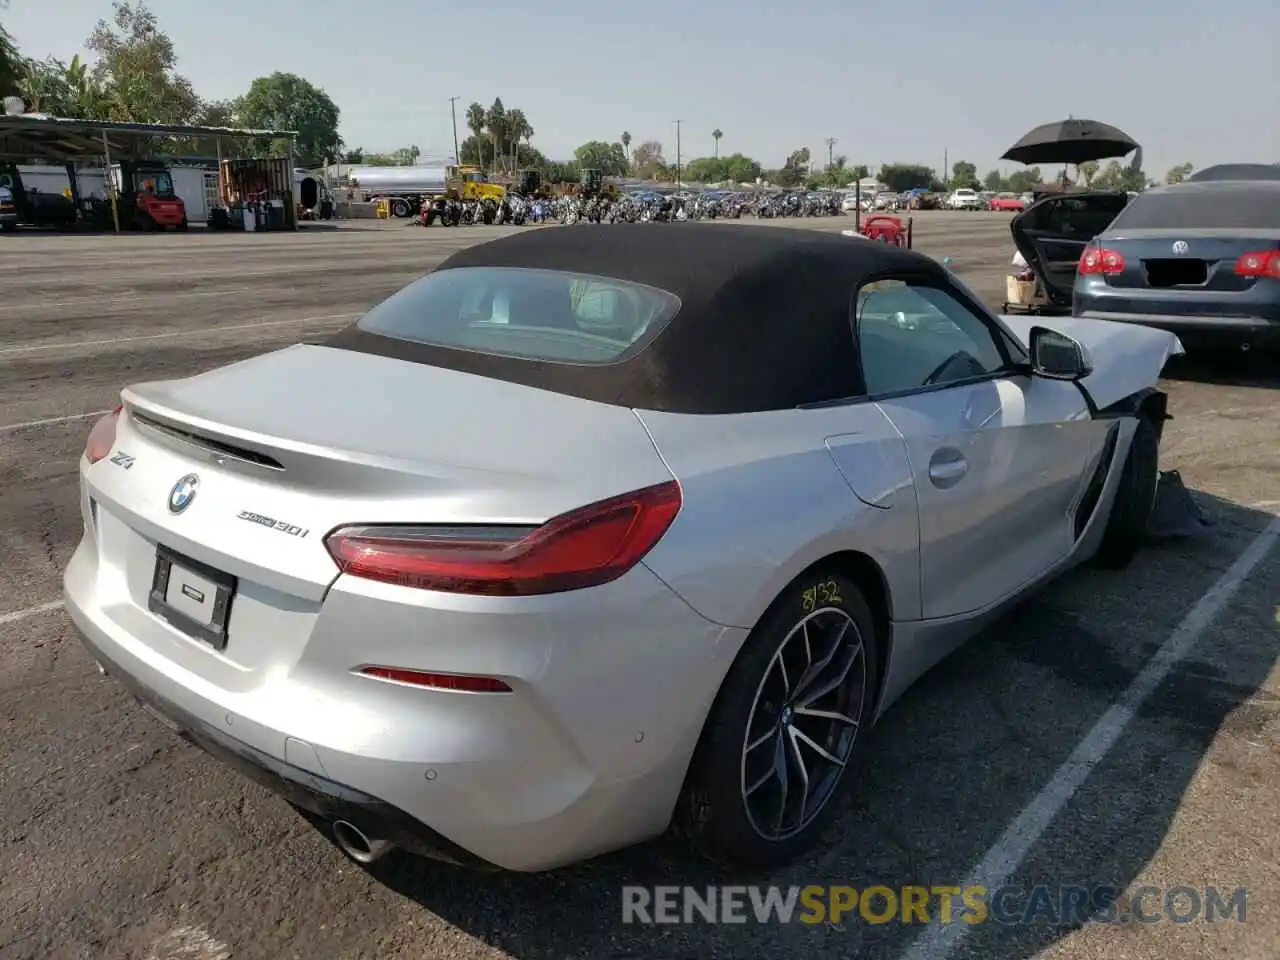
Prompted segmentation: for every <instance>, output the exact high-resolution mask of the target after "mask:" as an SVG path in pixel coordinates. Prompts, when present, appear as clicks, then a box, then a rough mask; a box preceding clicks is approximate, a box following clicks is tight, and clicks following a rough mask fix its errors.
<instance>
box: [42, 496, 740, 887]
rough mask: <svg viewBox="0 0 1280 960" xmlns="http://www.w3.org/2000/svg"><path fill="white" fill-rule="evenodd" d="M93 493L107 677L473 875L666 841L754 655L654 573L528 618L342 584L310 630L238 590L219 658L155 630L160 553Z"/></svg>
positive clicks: (235, 753)
mask: <svg viewBox="0 0 1280 960" xmlns="http://www.w3.org/2000/svg"><path fill="white" fill-rule="evenodd" d="M82 495H83V497H84V498H85V504H84V505H83V507H82V508H83V509H84V511H85V516H86V533H85V536H84V538H83V539H82V540H81V543H80V545H79V546H78V547H77V549H76V552H75V554H74V555H73V557H72V559H71V562H70V563H69V564H68V566H67V570H66V573H65V576H64V597H65V602H66V608H67V612H68V613H69V615H70V617H71V619H72V621H73V622H74V624H75V626H76V628H77V630H78V631H79V632H80V634H81V635H82V637H83V638H84V643H85V646H86V647H87V648H88V650H89V652H90V654H91V655H92V656H93V658H94V659H96V660H97V661H98V662H100V663H101V664H102V665H103V666H104V668H105V669H106V670H107V671H108V672H109V673H110V674H111V675H112V676H113V677H114V678H115V679H117V680H119V681H120V682H121V683H123V684H125V685H126V686H127V687H128V688H130V689H131V690H132V691H133V692H134V693H135V695H138V696H139V697H140V699H141V700H142V701H143V702H144V703H146V704H148V705H149V706H150V707H151V708H152V709H153V711H154V712H156V713H159V714H161V715H163V716H164V717H166V718H168V719H169V720H170V722H171V723H172V724H174V725H175V726H176V727H177V728H178V729H179V730H180V731H181V732H182V733H183V734H184V735H185V736H186V737H187V738H188V739H189V740H191V741H192V742H193V743H195V744H196V745H198V746H200V747H202V748H203V749H204V750H206V751H207V752H208V753H210V754H212V755H213V756H215V757H216V758H218V759H220V760H222V761H224V762H226V763H228V764H230V765H231V766H233V767H234V768H236V769H238V770H240V771H241V772H243V773H244V774H245V775H247V776H248V777H250V778H251V779H253V780H255V781H257V782H259V783H261V784H263V785H264V786H266V787H267V788H268V789H270V790H272V791H274V792H276V793H278V794H280V795H282V796H284V797H286V798H288V799H289V800H291V801H292V802H294V803H296V804H297V805H298V806H300V807H302V808H303V809H306V810H309V811H311V812H313V813H315V814H316V815H318V816H322V817H332V818H340V819H346V820H349V821H350V822H352V823H354V824H355V825H356V826H358V827H360V829H361V830H363V831H364V832H365V833H366V835H368V836H372V837H381V838H385V839H388V840H393V841H394V842H397V843H400V844H401V845H403V846H404V847H406V848H407V849H409V850H412V851H414V852H418V853H423V854H426V855H428V856H434V857H441V858H444V859H448V860H453V861H456V862H460V863H464V864H469V865H475V866H489V865H492V866H495V867H498V868H501V869H506V870H517V871H540V870H546V869H552V868H554V867H558V866H562V865H564V864H567V863H572V862H574V861H577V860H582V859H586V858H588V857H591V856H594V855H596V854H599V853H604V852H607V851H609V850H613V849H617V848H619V847H623V846H627V845H630V844H632V843H637V842H640V841H643V840H646V839H649V838H651V837H653V836H656V835H658V834H660V833H662V831H663V830H665V829H666V827H667V825H668V823H669V822H670V817H671V813H672V810H673V809H674V805H675V801H676V798H677V796H678V794H679V790H680V788H681V785H682V783H683V780H684V775H685V771H686V769H687V767H688V763H689V760H690V757H691V756H692V754H693V750H694V748H695V746H696V744H697V740H698V737H699V736H700V734H701V728H702V723H703V719H704V718H705V716H706V712H707V710H708V709H709V707H710V704H711V702H712V701H713V699H714V697H715V694H716V691H717V690H718V688H719V685H720V682H721V680H722V678H723V676H724V673H725V672H726V671H727V670H728V668H729V665H730V664H731V662H732V659H733V657H734V655H735V654H736V651H737V649H738V646H739V645H740V643H741V641H742V639H743V637H744V636H745V631H742V630H738V629H736V628H728V627H722V626H719V625H717V624H713V623H711V622H710V621H708V620H706V619H704V618H702V617H701V616H699V615H698V614H696V613H695V612H694V611H693V610H692V609H691V608H690V607H689V606H688V605H687V604H685V603H684V602H683V601H682V600H680V599H679V598H678V597H677V596H676V595H675V594H674V593H672V592H671V590H670V588H668V587H667V586H666V585H665V584H663V583H662V582H661V581H660V580H659V579H658V578H657V577H655V576H654V575H653V574H652V573H651V572H649V570H648V569H647V568H645V567H643V565H642V566H641V567H638V568H637V569H636V570H633V571H632V572H631V573H629V574H627V575H626V576H624V577H622V578H620V579H619V580H617V581H614V582H613V583H612V584H607V585H605V586H604V587H601V588H595V589H594V590H593V591H592V594H591V596H589V597H587V596H582V595H577V596H575V595H574V594H561V595H557V596H553V597H549V598H533V600H532V601H531V602H528V603H523V604H517V605H515V608H514V609H513V606H512V605H511V604H504V603H502V602H498V601H500V600H501V598H498V600H495V601H486V602H478V601H474V600H468V599H465V598H461V599H460V598H451V597H449V596H447V595H435V594H431V593H430V592H427V591H421V592H420V591H409V590H407V589H406V588H401V587H393V586H390V585H383V584H367V583H363V582H359V581H356V582H350V583H343V582H342V580H341V578H339V582H338V583H336V584H335V585H334V586H333V587H331V588H330V589H329V590H328V592H327V594H326V598H325V599H324V601H323V603H322V604H318V605H317V610H316V612H315V613H314V614H313V613H310V612H309V610H310V607H309V605H307V604H303V603H301V602H295V603H294V604H293V607H292V608H291V609H283V608H281V609H276V608H277V607H278V606H279V605H280V604H281V603H285V599H284V598H283V595H280V594H277V593H275V592H273V591H271V590H269V589H267V588H265V587H263V586H262V585H260V584H259V585H253V584H246V583H242V584H241V590H240V592H239V593H237V595H236V599H235V601H234V602H233V605H232V619H231V628H230V640H229V645H228V647H227V650H226V651H225V652H222V653H219V652H216V651H214V650H213V649H212V648H211V647H209V646H208V645H206V644H203V643H201V642H199V641H198V640H194V639H192V638H190V637H188V636H186V635H185V634H183V633H181V632H180V631H179V630H178V629H177V628H175V627H173V626H171V625H169V624H168V623H165V622H164V621H162V620H160V619H159V618H157V617H156V616H155V615H154V614H152V613H151V612H149V610H148V609H147V606H146V603H145V600H140V597H141V592H140V591H145V587H144V586H140V583H141V581H140V578H141V580H145V579H146V576H147V574H146V567H147V565H148V564H151V565H154V553H155V546H154V544H152V543H150V542H149V541H148V540H147V539H146V538H145V537H143V536H142V535H141V534H138V533H136V532H131V531H129V530H127V529H126V528H125V527H124V526H123V525H122V523H121V521H120V520H119V518H118V517H116V516H114V515H113V513H112V511H113V510H117V511H118V510H119V509H120V508H119V507H117V506H115V505H113V504H111V503H110V502H107V501H99V502H97V506H96V507H95V506H93V505H92V504H91V503H90V502H89V500H88V497H89V494H88V493H87V492H82ZM126 540H127V541H128V545H127V547H126V545H125V541H126ZM148 557H151V558H152V559H151V560H148V559H147V558H148ZM135 568H136V569H135ZM133 581H139V582H138V583H135V582H133ZM285 605H286V606H288V604H287V603H286V604H285ZM304 608H305V609H304ZM273 610H274V612H272V611H273ZM361 663H385V664H391V665H401V666H405V667H408V668H410V669H414V668H416V669H426V670H439V671H443V672H446V673H462V674H480V675H497V676H501V677H503V678H504V679H505V680H507V681H508V682H509V683H510V685H511V686H512V688H513V692H512V693H510V694H503V695H498V696H489V695H483V694H465V693H456V692H451V691H437V690H426V689H421V688H415V687H410V686H407V685H404V684H396V683H389V682H385V681H380V680H371V679H369V678H365V677H360V676H358V675H357V674H356V673H355V672H354V671H355V669H356V667H358V665H359V664H361Z"/></svg>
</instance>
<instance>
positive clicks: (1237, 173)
mask: <svg viewBox="0 0 1280 960" xmlns="http://www.w3.org/2000/svg"><path fill="white" fill-rule="evenodd" d="M1189 179H1190V180H1191V182H1192V183H1200V182H1202V181H1205V180H1280V163H1220V164H1218V165H1217V166H1216V167H1205V168H1204V169H1203V170H1197V171H1196V172H1195V173H1193V174H1192V175H1191V177H1190V178H1189Z"/></svg>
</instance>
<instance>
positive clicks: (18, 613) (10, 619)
mask: <svg viewBox="0 0 1280 960" xmlns="http://www.w3.org/2000/svg"><path fill="white" fill-rule="evenodd" d="M61 609H62V601H61V600H50V601H49V602H48V603H42V604H40V605H39V606H36V607H27V609H25V610H14V611H13V612H12V613H0V627H3V626H4V625H5V624H6V623H17V622H18V621H19V620H25V619H27V617H34V616H36V615H37V614H41V613H52V612H53V611H54V610H61Z"/></svg>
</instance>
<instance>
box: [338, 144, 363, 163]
mask: <svg viewBox="0 0 1280 960" xmlns="http://www.w3.org/2000/svg"><path fill="white" fill-rule="evenodd" d="M342 162H343V163H349V164H351V165H352V166H355V165H356V164H361V163H364V147H356V148H355V149H354V150H348V151H347V152H346V153H344V154H343V155H342Z"/></svg>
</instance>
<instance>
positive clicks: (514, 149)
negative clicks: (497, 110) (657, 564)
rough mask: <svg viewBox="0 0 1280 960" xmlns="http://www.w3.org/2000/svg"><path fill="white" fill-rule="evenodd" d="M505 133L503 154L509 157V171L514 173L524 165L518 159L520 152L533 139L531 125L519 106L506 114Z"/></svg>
mask: <svg viewBox="0 0 1280 960" xmlns="http://www.w3.org/2000/svg"><path fill="white" fill-rule="evenodd" d="M506 135H507V142H506V149H505V151H504V155H505V156H510V157H511V171H512V172H513V173H514V172H515V171H516V170H518V169H520V168H521V167H523V166H525V164H524V163H523V162H522V161H521V159H520V152H521V150H523V149H524V148H525V147H527V146H528V145H529V141H530V140H532V139H533V125H532V124H530V123H529V118H528V117H526V116H525V115H524V111H523V110H521V109H520V108H519V107H516V108H515V109H514V110H512V111H510V112H509V113H508V114H507V127H506ZM522 140H523V141H524V146H522V145H521V141H522Z"/></svg>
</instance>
